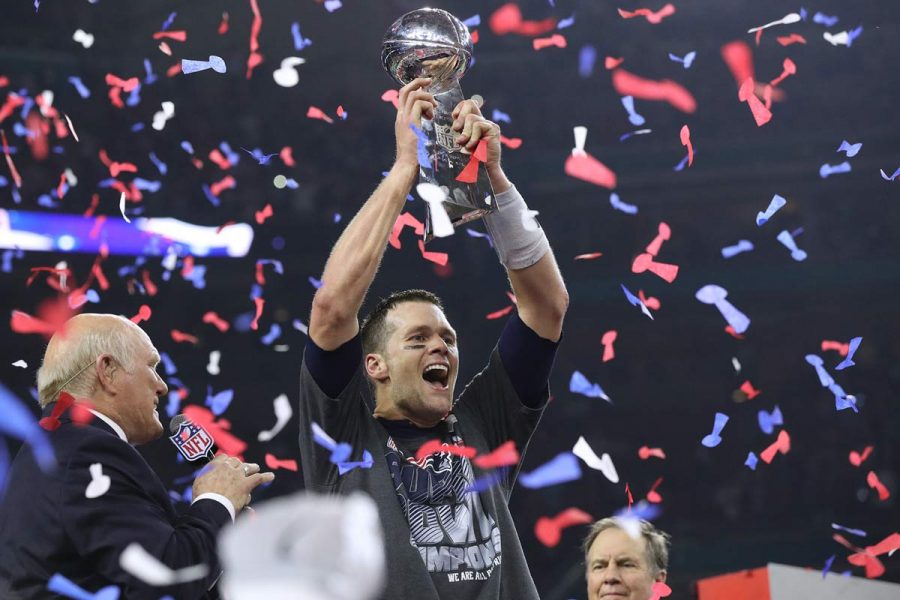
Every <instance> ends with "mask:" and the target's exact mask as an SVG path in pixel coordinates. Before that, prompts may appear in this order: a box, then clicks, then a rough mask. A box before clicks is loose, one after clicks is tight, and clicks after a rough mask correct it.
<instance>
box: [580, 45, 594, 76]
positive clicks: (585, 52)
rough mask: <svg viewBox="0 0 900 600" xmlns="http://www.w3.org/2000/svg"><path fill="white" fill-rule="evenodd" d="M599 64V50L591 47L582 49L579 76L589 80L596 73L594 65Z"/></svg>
mask: <svg viewBox="0 0 900 600" xmlns="http://www.w3.org/2000/svg"><path fill="white" fill-rule="evenodd" d="M596 62H597V49H596V48H594V47H593V46H591V45H585V46H582V47H581V50H579V52H578V75H579V76H580V77H581V78H582V79H587V78H588V77H590V76H591V75H592V74H593V72H594V64H595V63H596Z"/></svg>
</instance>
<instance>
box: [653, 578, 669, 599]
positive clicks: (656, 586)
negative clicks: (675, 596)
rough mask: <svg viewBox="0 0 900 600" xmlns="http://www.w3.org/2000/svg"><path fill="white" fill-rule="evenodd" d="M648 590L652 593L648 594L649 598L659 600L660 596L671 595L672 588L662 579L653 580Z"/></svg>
mask: <svg viewBox="0 0 900 600" xmlns="http://www.w3.org/2000/svg"><path fill="white" fill-rule="evenodd" d="M650 591H652V592H653V595H652V596H650V600H659V599H660V598H665V597H667V596H671V595H672V588H670V587H669V586H667V585H666V584H665V583H663V582H662V581H654V582H653V586H652V587H651V589H650Z"/></svg>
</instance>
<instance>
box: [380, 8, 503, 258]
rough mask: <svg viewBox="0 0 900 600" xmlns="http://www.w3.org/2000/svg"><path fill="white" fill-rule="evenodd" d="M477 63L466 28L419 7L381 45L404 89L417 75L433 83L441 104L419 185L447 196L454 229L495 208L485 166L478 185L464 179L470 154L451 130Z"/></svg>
mask: <svg viewBox="0 0 900 600" xmlns="http://www.w3.org/2000/svg"><path fill="white" fill-rule="evenodd" d="M471 61H472V37H471V36H470V35H469V30H468V29H467V28H466V26H465V25H464V24H463V23H462V21H460V20H459V19H457V18H456V17H454V16H453V15H451V14H450V13H448V12H447V11H445V10H441V9H438V8H420V9H418V10H414V11H412V12H409V13H406V14H405V15H403V16H402V17H400V18H399V19H397V20H396V21H394V23H393V25H391V27H390V28H389V29H388V31H387V33H386V34H385V36H384V41H383V42H382V46H381V62H382V64H383V65H384V68H385V70H386V71H387V72H388V74H389V75H390V76H391V77H393V79H394V80H395V81H396V82H397V83H399V84H400V85H406V84H407V83H409V82H410V81H412V80H414V79H416V78H418V77H429V78H431V79H432V83H431V85H430V86H429V87H428V90H427V91H428V92H429V93H431V94H434V99H435V101H436V102H437V106H436V107H435V108H434V119H433V120H430V121H429V120H428V119H422V131H423V132H424V133H425V136H426V138H427V142H426V144H425V150H426V155H427V157H428V165H427V166H426V165H424V164H422V163H423V162H424V161H421V160H420V164H419V182H420V183H431V184H434V185H436V186H438V187H440V188H441V189H442V190H443V191H444V193H445V195H446V196H445V199H444V201H443V202H442V203H441V205H442V206H443V207H444V210H445V211H446V212H447V216H448V217H449V218H450V222H451V223H452V224H453V226H454V227H458V226H459V225H462V224H463V223H467V222H469V221H472V220H475V219H477V218H479V217H481V216H483V215H485V214H487V213H489V212H493V211H494V210H496V205H495V203H494V192H493V190H492V189H491V183H490V180H489V179H488V175H487V170H486V169H485V166H484V163H482V162H478V163H477V167H478V168H477V174H473V175H474V177H468V178H467V177H465V176H463V179H474V181H471V182H466V181H459V179H458V178H459V177H460V174H461V173H462V172H463V170H464V169H465V168H466V166H467V165H469V161H470V160H471V159H472V155H471V153H470V152H469V151H468V150H466V149H465V148H463V147H461V146H459V145H457V144H456V143H455V142H454V139H455V138H456V137H457V136H458V135H459V134H458V133H456V132H454V131H453V129H452V126H453V117H452V116H451V115H452V112H453V109H454V108H456V105H457V104H459V103H460V102H462V100H463V99H464V96H463V92H462V88H461V87H460V86H459V79H460V78H461V77H462V76H463V75H464V74H465V72H466V69H467V68H468V67H469V64H470V63H471ZM431 210H432V204H431V203H430V202H429V203H428V212H427V213H426V218H425V241H426V242H427V241H429V240H430V239H431V238H432V237H433V236H434V220H435V217H434V216H433V215H432V214H431Z"/></svg>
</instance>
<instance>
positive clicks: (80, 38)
mask: <svg viewBox="0 0 900 600" xmlns="http://www.w3.org/2000/svg"><path fill="white" fill-rule="evenodd" d="M72 39H73V40H75V41H76V42H78V43H79V44H81V45H82V46H84V47H85V48H90V47H91V46H93V45H94V36H93V35H92V34H90V33H87V32H86V31H84V30H83V29H76V30H75V33H74V34H72Z"/></svg>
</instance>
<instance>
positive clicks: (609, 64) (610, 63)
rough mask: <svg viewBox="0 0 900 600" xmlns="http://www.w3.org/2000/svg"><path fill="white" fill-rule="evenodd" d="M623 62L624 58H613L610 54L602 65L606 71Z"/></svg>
mask: <svg viewBox="0 0 900 600" xmlns="http://www.w3.org/2000/svg"><path fill="white" fill-rule="evenodd" d="M623 62H625V59H624V58H613V57H612V56H607V57H606V59H605V60H604V61H603V66H604V67H605V68H606V70H607V71H612V70H613V69H615V68H616V67H618V66H619V65H621V64H622V63H623Z"/></svg>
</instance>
